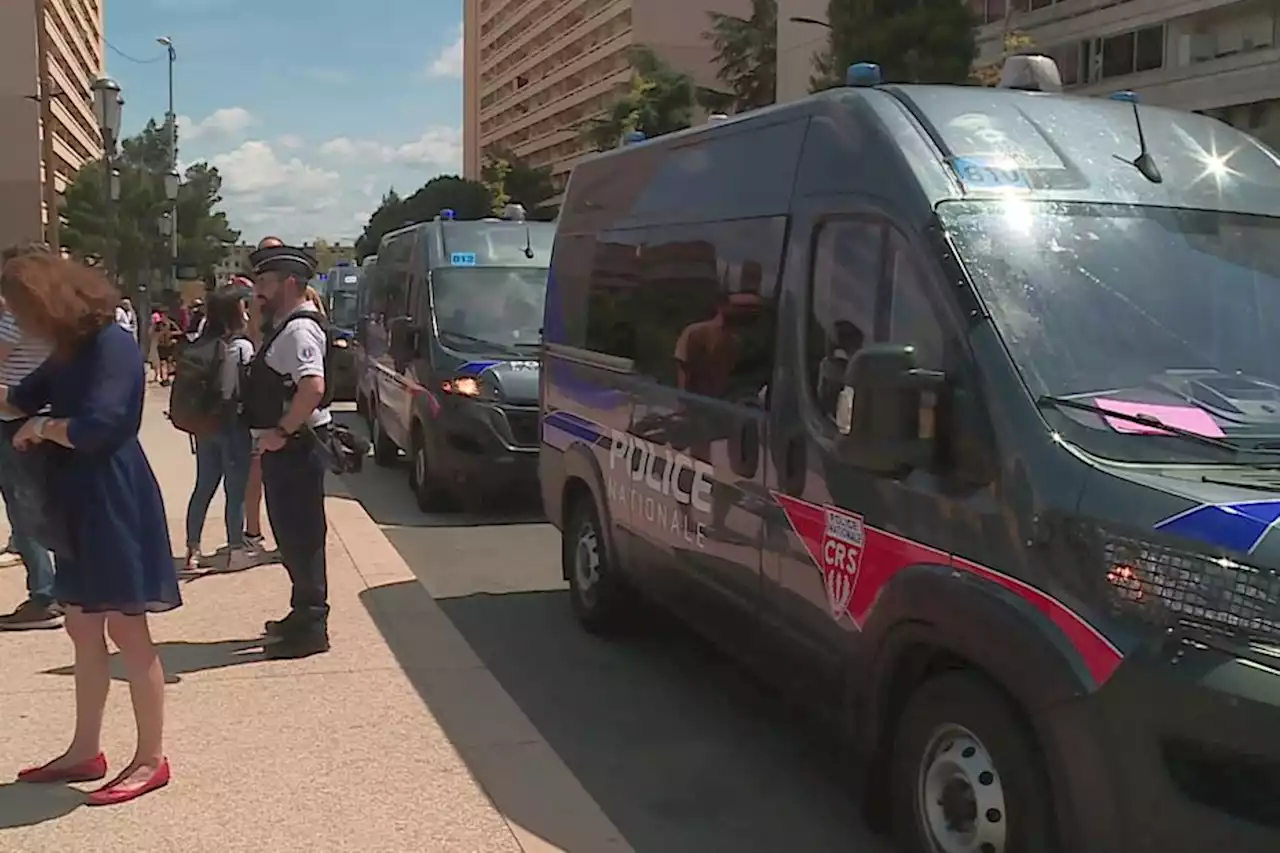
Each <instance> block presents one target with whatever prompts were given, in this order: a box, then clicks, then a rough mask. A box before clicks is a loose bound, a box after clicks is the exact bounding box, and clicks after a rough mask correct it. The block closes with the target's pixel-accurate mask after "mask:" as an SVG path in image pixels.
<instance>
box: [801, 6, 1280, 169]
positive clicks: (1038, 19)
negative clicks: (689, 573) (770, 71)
mask: <svg viewBox="0 0 1280 853" xmlns="http://www.w3.org/2000/svg"><path fill="white" fill-rule="evenodd" d="M967 2H968V5H969V7H970V9H972V11H973V13H974V15H975V17H976V19H977V20H978V21H979V27H978V30H977V40H978V47H979V59H978V61H979V63H984V62H992V61H994V60H996V59H997V58H998V57H999V56H1000V54H1001V51H1002V49H1003V44H1004V36H1005V33H1007V32H1013V31H1018V32H1021V33H1023V34H1025V35H1026V36H1027V37H1028V38H1030V40H1031V43H1032V45H1033V46H1034V48H1035V49H1036V50H1037V51H1040V52H1043V53H1046V54H1048V55H1050V56H1052V57H1054V59H1056V60H1057V62H1058V67H1059V68H1060V69H1061V70H1062V77H1063V83H1064V84H1065V85H1066V87H1067V89H1068V90H1070V91H1076V92H1079V93H1081V94H1103V93H1109V92H1114V91H1116V90H1120V89H1131V90H1133V91H1135V92H1138V93H1139V94H1140V95H1141V96H1142V98H1143V100H1144V101H1145V102H1146V103H1151V104H1160V105H1162V106H1171V107H1177V108H1179V109H1185V110H1196V111H1199V112H1204V113H1208V114H1210V115H1215V116H1217V117H1219V118H1222V119H1223V120H1225V121H1228V122H1230V123H1231V124H1233V125H1234V126H1236V127H1238V128H1240V129H1242V130H1245V131H1247V132H1249V133H1252V134H1253V135H1254V136H1257V137H1258V138H1260V139H1262V140H1264V141H1266V142H1269V143H1270V144H1271V145H1273V146H1280V47H1278V46H1277V41H1278V39H1277V36H1278V35H1280V33H1278V32H1277V21H1278V20H1280V2H1277V0H967ZM778 6H779V8H778V22H779V23H778V78H779V79H778V89H779V98H795V97H801V96H803V95H804V93H805V92H807V91H808V79H809V75H810V74H811V73H812V57H813V53H814V51H815V50H820V49H822V48H823V47H824V46H825V42H826V38H825V30H823V29H822V28H821V27H818V26H814V25H812V24H801V23H796V22H794V21H791V20H790V19H791V18H792V17H797V16H800V17H806V16H807V17H816V18H818V19H819V20H824V19H825V18H826V11H825V10H826V0H779V4H778ZM874 59H875V58H874V57H867V60H868V61H874Z"/></svg>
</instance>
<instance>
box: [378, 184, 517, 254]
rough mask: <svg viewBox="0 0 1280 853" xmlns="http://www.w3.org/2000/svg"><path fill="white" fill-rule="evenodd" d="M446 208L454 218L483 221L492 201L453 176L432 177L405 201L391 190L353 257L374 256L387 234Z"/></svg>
mask: <svg viewBox="0 0 1280 853" xmlns="http://www.w3.org/2000/svg"><path fill="white" fill-rule="evenodd" d="M446 208H448V209H450V210H452V211H453V213H454V217H455V218H457V219H483V218H484V217H486V216H489V215H490V214H491V213H492V210H493V199H492V197H491V196H490V194H489V188H488V187H486V186H485V185H484V184H482V183H481V182H479V181H470V180H467V179H466V178H460V177H458V176H457V175H440V176H438V177H435V178H432V179H431V180H429V181H427V182H426V184H424V185H423V186H422V188H421V189H419V190H418V191H417V192H415V193H414V194H413V195H411V196H409V197H408V198H403V199H402V198H401V197H400V196H399V195H397V194H396V192H395V190H391V191H390V192H388V193H387V194H386V195H385V196H383V197H382V204H381V205H379V206H378V209H377V210H375V211H374V212H373V214H372V215H371V216H370V217H369V223H368V224H367V225H366V226H365V228H364V233H362V234H361V235H360V239H359V240H357V241H356V256H357V257H358V258H361V259H363V258H365V257H367V256H369V255H373V254H376V253H377V251H378V244H379V243H381V242H382V237H383V235H384V234H386V233H387V232H389V231H394V230H396V229H397V228H403V227H404V226H406V225H412V224H413V223H415V222H428V221H430V220H432V219H435V218H436V216H437V215H438V214H439V213H440V211H442V210H444V209H446Z"/></svg>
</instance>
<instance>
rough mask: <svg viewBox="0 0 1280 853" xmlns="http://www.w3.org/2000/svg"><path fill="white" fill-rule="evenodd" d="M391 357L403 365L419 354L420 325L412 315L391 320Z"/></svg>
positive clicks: (389, 346)
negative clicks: (416, 323) (415, 322)
mask: <svg viewBox="0 0 1280 853" xmlns="http://www.w3.org/2000/svg"><path fill="white" fill-rule="evenodd" d="M388 349H389V350H390V352H391V359H392V361H394V362H395V363H396V366H397V367H403V366H404V365H406V364H408V363H409V362H411V361H413V359H414V358H415V357H417V355H418V327H417V325H415V324H414V322H413V318H412V317H396V318H395V319H394V320H392V321H391V341H390V344H389V345H388Z"/></svg>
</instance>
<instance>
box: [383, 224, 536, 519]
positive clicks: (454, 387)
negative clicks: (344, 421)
mask: <svg viewBox="0 0 1280 853" xmlns="http://www.w3.org/2000/svg"><path fill="white" fill-rule="evenodd" d="M554 234H555V226H554V225H553V224H551V223H545V222H527V221H525V217H524V211H523V208H520V206H519V205H510V206H509V208H508V210H507V215H506V218H504V219H497V218H493V219H483V220H479V221H466V222H463V221H455V220H454V216H453V211H450V210H446V211H442V212H441V214H440V216H438V217H437V218H436V219H435V220H434V221H432V222H424V223H419V224H416V225H410V226H408V227H405V228H402V229H400V230H398V231H393V232H391V233H389V234H387V235H386V236H384V237H383V238H382V242H381V245H380V246H379V249H378V264H377V275H376V288H377V291H378V293H377V295H375V296H374V297H373V300H374V305H375V313H376V315H377V318H378V320H377V322H374V323H366V324H365V329H364V333H363V334H362V339H363V340H362V348H363V349H364V351H365V352H366V354H367V355H368V357H369V360H370V362H371V370H370V377H371V379H370V381H369V382H368V383H366V387H367V388H368V391H367V394H368V396H367V398H366V399H364V400H363V401H361V402H360V404H359V405H360V408H361V409H362V410H363V411H365V412H366V415H367V417H368V419H369V427H370V433H371V435H372V440H373V446H374V460H375V461H376V462H378V463H379V464H381V465H390V464H392V463H393V462H394V461H395V460H396V458H397V457H398V455H399V453H400V452H401V451H404V452H405V453H407V454H408V455H409V457H410V464H409V485H410V487H411V488H412V489H413V492H414V495H415V496H416V498H417V501H418V504H419V506H420V507H421V508H422V509H424V510H440V509H445V508H448V507H450V506H453V505H456V504H458V503H468V502H470V503H477V504H478V503H479V502H481V501H482V500H483V499H484V498H486V497H489V496H492V495H495V494H504V495H512V494H519V493H521V492H523V493H525V494H527V495H530V496H532V495H534V494H536V492H537V474H538V468H537V457H538V354H539V350H540V348H541V343H542V312H543V301H544V299H545V298H546V287H547V270H548V268H549V265H550V263H551V243H552V238H553V236H554ZM374 353H377V355H376V356H375V355H374Z"/></svg>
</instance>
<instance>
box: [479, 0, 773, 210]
mask: <svg viewBox="0 0 1280 853" xmlns="http://www.w3.org/2000/svg"><path fill="white" fill-rule="evenodd" d="M749 7H750V2H749V0H465V7H464V22H463V27H464V44H465V52H464V92H465V94H464V104H465V106H464V119H463V168H464V173H465V175H466V176H467V177H470V178H476V177H479V174H480V168H481V164H482V161H483V157H484V151H485V149H487V148H490V147H500V148H505V149H508V150H511V151H513V152H514V153H515V154H517V155H518V156H520V157H523V158H526V159H527V160H528V162H530V163H531V164H533V165H535V166H545V165H549V166H551V169H552V175H553V178H554V180H555V181H556V183H557V186H563V182H564V181H565V180H566V179H567V178H568V175H569V171H570V169H571V168H572V167H573V163H574V161H575V160H577V159H578V158H579V157H580V156H581V155H582V154H583V153H584V152H585V150H586V149H585V148H584V146H583V144H582V140H581V133H580V131H579V128H580V127H581V126H582V125H583V123H584V122H586V121H587V120H588V119H590V118H591V117H592V116H595V115H597V114H599V113H601V112H603V111H604V110H605V109H607V108H608V107H609V106H610V105H611V104H612V103H613V101H614V99H615V98H616V97H617V95H618V93H619V91H620V90H623V89H625V87H626V86H627V84H628V82H629V80H630V67H629V66H628V64H627V51H628V49H629V48H630V47H631V46H632V45H646V46H648V47H650V48H652V49H653V50H654V51H655V52H656V53H657V54H658V55H659V56H661V57H662V58H663V59H665V60H666V61H667V62H669V63H670V64H671V65H672V66H673V67H675V68H677V69H679V70H681V71H684V72H686V73H688V74H690V75H691V76H692V77H693V78H694V80H695V81H696V82H697V83H698V84H699V85H708V86H709V85H712V84H714V82H715V68H714V66H713V63H712V57H713V50H712V48H711V46H710V44H709V43H708V42H707V40H706V39H705V38H703V33H704V32H705V31H706V30H707V28H708V26H709V19H708V17H707V13H708V11H711V10H715V11H721V12H728V13H730V14H735V15H743V16H746V15H748V14H749Z"/></svg>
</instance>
